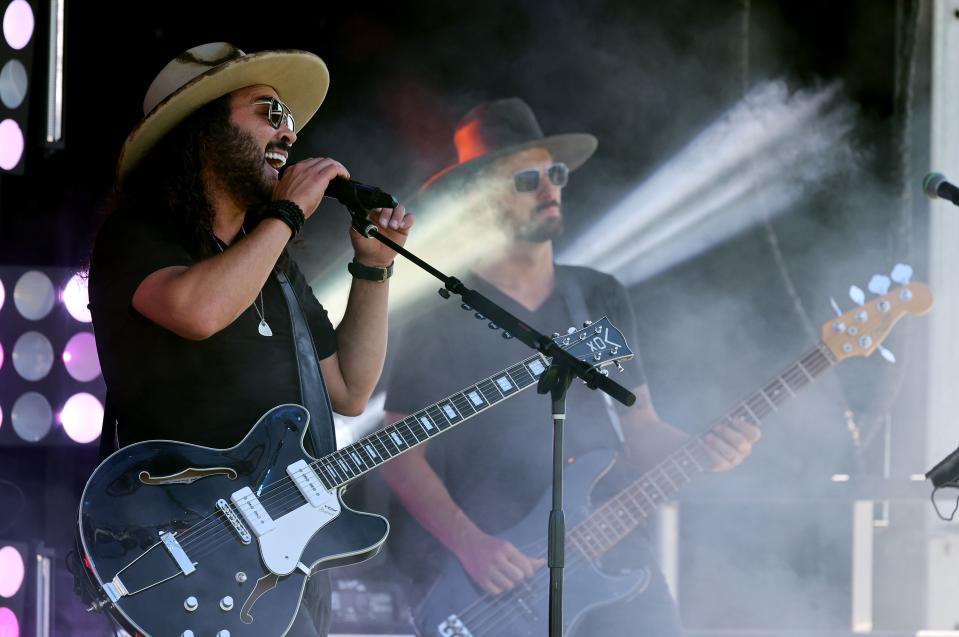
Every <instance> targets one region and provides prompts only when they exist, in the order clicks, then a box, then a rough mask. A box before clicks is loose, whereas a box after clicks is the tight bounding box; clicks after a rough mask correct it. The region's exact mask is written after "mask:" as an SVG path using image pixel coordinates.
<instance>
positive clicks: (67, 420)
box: [60, 392, 103, 444]
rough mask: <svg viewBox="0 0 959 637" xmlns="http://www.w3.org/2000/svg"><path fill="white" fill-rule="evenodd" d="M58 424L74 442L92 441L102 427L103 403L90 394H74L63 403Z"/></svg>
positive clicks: (98, 434) (97, 436)
mask: <svg viewBox="0 0 959 637" xmlns="http://www.w3.org/2000/svg"><path fill="white" fill-rule="evenodd" d="M60 424H62V425H63V431H64V432H65V433H66V434H67V435H68V436H69V437H70V439H71V440H73V441H74V442H79V443H80V444H86V443H88V442H93V441H94V440H96V439H97V438H99V437H100V431H101V430H102V429H103V405H101V404H100V401H99V400H97V397H96V396H93V395H91V394H87V393H83V392H81V393H79V394H74V395H73V396H70V398H69V399H68V400H67V402H66V403H65V404H64V405H63V411H61V412H60Z"/></svg>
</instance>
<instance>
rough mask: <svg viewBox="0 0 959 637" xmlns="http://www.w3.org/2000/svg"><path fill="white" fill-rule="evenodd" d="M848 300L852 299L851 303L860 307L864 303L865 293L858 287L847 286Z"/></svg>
mask: <svg viewBox="0 0 959 637" xmlns="http://www.w3.org/2000/svg"><path fill="white" fill-rule="evenodd" d="M849 298H851V299H852V301H853V303H855V304H856V305H862V304H863V303H865V302H866V293H865V292H863V291H862V290H861V289H860V288H859V286H856V285H850V286H849Z"/></svg>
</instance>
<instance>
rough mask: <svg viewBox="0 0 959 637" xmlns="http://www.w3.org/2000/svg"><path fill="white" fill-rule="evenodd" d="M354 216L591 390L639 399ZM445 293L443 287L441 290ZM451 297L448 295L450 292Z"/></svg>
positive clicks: (355, 211) (366, 230) (362, 216)
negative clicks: (566, 369)
mask: <svg viewBox="0 0 959 637" xmlns="http://www.w3.org/2000/svg"><path fill="white" fill-rule="evenodd" d="M347 209H348V210H349V212H350V215H351V216H352V218H353V223H352V225H353V228H354V229H356V231H357V232H359V233H360V234H362V235H363V236H365V237H368V238H371V239H376V240H377V241H379V242H380V243H382V244H384V245H386V246H388V247H390V248H391V249H393V250H394V251H396V253H397V254H401V255H403V256H404V257H406V258H407V259H409V260H410V261H412V262H413V263H415V264H416V265H418V266H419V267H420V268H422V269H423V270H426V271H427V272H429V273H430V274H432V275H433V276H435V277H436V278H437V279H439V280H440V281H442V282H443V285H444V286H445V288H446V289H447V290H449V291H450V292H452V293H453V294H458V295H460V296H461V297H462V298H463V302H464V303H466V304H467V305H469V306H471V307H473V308H474V309H476V311H477V312H479V313H481V314H483V315H484V316H486V317H487V318H489V319H490V320H491V321H493V323H495V324H496V325H498V326H499V327H501V328H502V329H504V330H505V331H507V332H509V333H510V334H511V335H512V336H514V337H515V338H517V339H519V340H520V341H522V342H523V343H525V344H526V345H528V346H529V347H531V348H533V349H535V350H537V351H539V352H542V353H543V354H544V355H545V356H548V357H549V358H550V359H551V360H552V361H553V362H554V363H555V364H561V365H563V366H565V367H568V368H569V369H570V370H572V372H573V374H575V375H576V376H578V377H579V378H581V379H582V380H583V381H584V382H585V383H586V386H587V387H589V388H590V389H599V390H600V391H603V392H606V393H607V394H609V395H610V397H612V398H613V399H615V400H617V401H619V402H621V403H622V404H624V405H626V406H627V407H628V406H631V405H632V404H633V403H635V402H636V395H635V394H633V393H632V392H631V391H629V390H628V389H626V388H625V387H623V386H622V385H620V384H619V383H617V382H616V381H614V380H612V379H610V378H609V377H608V376H604V375H603V374H601V373H600V372H599V371H598V370H596V369H593V368H592V367H591V366H590V365H589V363H586V362H585V361H581V360H578V359H577V358H575V357H573V356H571V355H570V354H569V353H567V352H566V350H564V349H563V348H562V347H560V346H559V345H557V344H556V343H554V342H553V341H552V339H550V338H549V337H547V336H544V335H543V334H540V333H539V332H537V331H536V330H534V329H533V328H532V327H530V326H529V325H526V324H525V323H523V322H522V321H520V320H519V319H518V318H516V317H515V316H513V315H512V314H510V313H509V312H507V311H506V310H504V309H503V308H501V307H500V306H498V305H496V304H495V303H493V302H492V301H490V300H489V299H487V298H486V297H485V296H483V295H482V294H480V293H479V292H477V291H476V290H471V289H469V288H467V287H466V286H465V285H463V283H462V282H461V281H460V280H459V279H457V278H455V277H450V276H446V275H445V274H443V273H442V272H440V271H439V270H437V269H436V268H434V267H433V266H432V265H430V264H429V263H427V262H426V261H424V260H423V259H421V258H419V257H418V256H416V255H415V254H413V253H412V252H410V251H409V250H407V249H406V248H404V247H403V246H401V245H399V244H398V243H396V242H395V241H393V240H392V239H390V238H389V237H387V236H385V235H384V234H382V233H381V232H380V231H379V228H377V226H376V224H375V223H373V222H371V221H370V220H369V219H368V218H367V211H365V210H363V209H362V208H359V207H357V206H355V205H354V206H347ZM440 291H441V292H442V290H440ZM447 296H448V295H447Z"/></svg>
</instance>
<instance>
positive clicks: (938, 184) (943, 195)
mask: <svg viewBox="0 0 959 637" xmlns="http://www.w3.org/2000/svg"><path fill="white" fill-rule="evenodd" d="M922 189H923V190H925V191H926V195H927V196H928V197H929V198H930V199H946V200H947V201H951V202H952V203H954V204H955V205H957V206H959V188H957V187H956V186H953V185H952V184H950V183H949V182H948V181H946V178H945V176H943V175H942V174H941V173H929V174H928V175H926V178H925V179H923V180H922Z"/></svg>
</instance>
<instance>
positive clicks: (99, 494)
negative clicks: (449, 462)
mask: <svg viewBox="0 0 959 637" xmlns="http://www.w3.org/2000/svg"><path fill="white" fill-rule="evenodd" d="M555 340H556V342H557V343H558V344H559V345H560V346H561V347H563V348H564V349H566V350H567V351H568V352H569V353H570V354H571V355H572V356H574V357H576V358H578V359H580V360H583V361H588V362H589V363H590V364H591V365H592V366H593V367H594V368H599V367H605V366H606V365H611V364H613V363H618V362H619V361H622V360H627V359H629V358H632V355H633V354H632V352H630V350H629V347H628V346H627V344H626V342H625V340H624V339H623V336H622V334H621V333H620V332H619V330H617V329H616V328H615V327H613V326H612V325H611V324H610V323H609V321H608V320H607V319H606V318H603V319H602V320H600V321H598V322H597V323H595V324H591V325H590V326H589V327H587V328H584V329H582V330H579V331H578V332H576V333H573V334H568V335H564V336H561V337H559V338H557V339H555ZM548 365H549V361H548V360H547V359H546V358H545V357H543V356H542V355H541V354H536V355H534V356H531V357H529V358H527V359H525V360H523V361H520V362H519V363H517V364H515V365H513V366H511V367H508V368H507V369H504V370H502V371H500V372H498V373H496V374H493V375H492V376H489V377H487V378H485V379H483V380H481V381H479V382H478V383H476V384H474V385H471V386H469V387H467V388H465V389H463V390H462V391H459V392H456V393H454V394H451V395H450V396H447V397H446V398H444V399H442V400H440V401H438V402H436V403H433V404H432V405H429V406H428V407H426V408H425V409H422V410H420V411H417V412H416V413H414V414H412V415H410V416H409V417H407V418H406V419H404V420H402V421H399V422H397V423H394V424H392V425H390V426H388V427H385V428H383V429H380V430H378V431H376V432H373V433H371V434H369V435H367V436H365V437H363V438H361V439H360V440H358V441H357V442H355V443H353V444H351V445H349V446H346V447H344V448H342V449H339V450H337V451H335V452H333V453H330V454H328V455H326V456H323V457H322V458H313V457H311V456H310V455H309V454H307V452H306V450H305V449H304V447H303V440H304V436H305V434H306V429H307V427H308V426H309V421H310V414H309V412H307V410H306V409H304V408H303V407H301V406H299V405H279V406H277V407H274V408H273V409H271V410H269V411H268V412H267V413H266V414H264V415H263V416H262V417H261V418H260V419H259V420H258V421H257V423H256V424H255V425H254V426H253V428H252V429H251V430H250V432H249V433H248V434H247V435H246V437H244V438H243V440H242V441H240V442H239V443H238V444H237V445H236V446H234V447H232V448H230V449H211V448H208V447H201V446H196V445H191V444H185V443H180V442H172V441H166V440H153V441H146V442H140V443H137V444H133V445H130V446H128V447H124V448H123V449H120V450H118V451H117V452H115V453H114V454H112V455H111V456H110V457H108V458H107V459H106V460H104V461H103V463H101V464H100V466H99V467H97V469H96V470H95V471H94V473H93V475H92V476H91V477H90V479H89V480H88V482H87V484H86V486H85V488H84V491H83V496H82V499H81V503H80V511H79V544H80V549H81V551H82V557H83V558H84V562H85V564H86V568H85V569H84V572H85V573H86V574H87V577H88V578H89V580H90V583H91V585H92V587H93V588H94V589H95V590H96V591H97V597H98V599H97V601H96V603H95V604H94V605H95V606H96V607H98V608H100V609H102V610H104V611H106V612H108V613H109V614H110V615H111V616H112V617H113V618H114V619H116V621H117V622H119V623H120V624H121V625H122V626H123V627H124V628H125V629H126V630H127V631H129V632H131V633H134V634H136V633H139V634H140V635H144V636H146V637H150V636H154V637H159V636H161V635H162V636H164V637H166V636H169V635H179V636H180V637H194V636H196V637H200V636H202V637H209V636H212V635H216V636H217V637H231V636H233V637H274V636H280V635H284V634H286V633H287V631H288V630H289V628H290V626H291V625H292V623H293V619H294V617H295V615H296V612H297V608H298V607H299V605H300V600H301V598H302V596H303V590H304V587H305V585H306V581H307V578H308V577H309V576H310V575H311V574H312V573H314V572H316V571H318V570H321V569H326V568H330V567H334V566H341V565H345V564H350V563H354V562H358V561H361V560H364V559H368V558H370V557H372V556H373V555H375V554H376V553H377V552H378V551H379V549H380V547H381V546H382V545H383V542H384V541H385V540H386V536H387V534H388V532H389V523H388V522H387V520H386V519H385V518H383V517H381V516H378V515H373V514H369V513H363V512H359V511H354V510H353V509H350V508H349V507H347V506H346V505H345V504H344V503H343V501H342V497H341V496H342V493H343V491H344V490H345V488H346V486H347V485H348V484H349V483H350V482H351V481H353V480H355V479H356V478H358V477H359V476H361V475H363V474H365V473H366V472H368V471H371V470H372V469H375V468H376V467H378V466H379V465H380V464H382V463H384V462H386V461H388V460H389V459H391V458H394V457H396V456H398V455H400V454H402V453H404V452H406V451H407V450H409V449H410V448H412V447H415V446H416V445H418V444H420V443H422V442H424V441H426V440H429V439H430V438H432V437H434V436H437V435H439V434H441V433H442V432H444V431H446V430H448V429H450V428H452V427H454V426H456V425H458V424H460V423H461V422H463V421H465V420H468V419H469V418H471V417H472V416H474V415H476V414H478V413H479V412H481V411H485V410H486V409H489V408H490V407H492V406H493V405H496V404H498V403H500V402H502V401H504V400H506V399H508V398H510V397H512V396H513V395H515V394H516V393H518V392H519V391H522V390H523V389H526V388H527V387H530V386H532V385H534V384H536V382H537V379H538V378H539V376H540V375H541V374H542V373H543V372H545V371H546V368H547V366H548ZM603 371H605V370H603Z"/></svg>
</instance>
